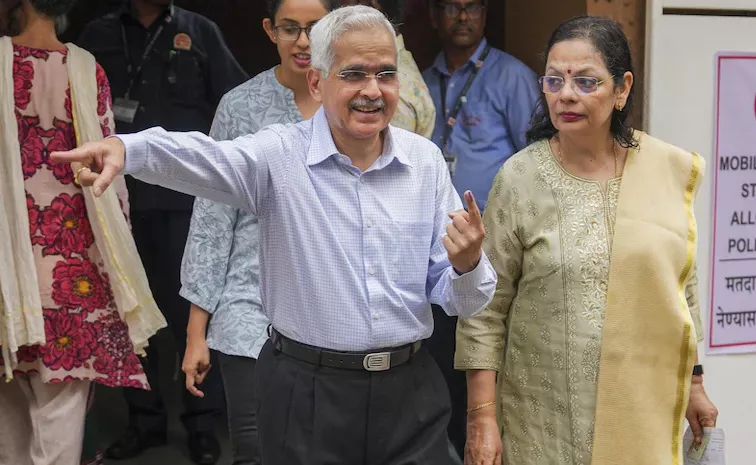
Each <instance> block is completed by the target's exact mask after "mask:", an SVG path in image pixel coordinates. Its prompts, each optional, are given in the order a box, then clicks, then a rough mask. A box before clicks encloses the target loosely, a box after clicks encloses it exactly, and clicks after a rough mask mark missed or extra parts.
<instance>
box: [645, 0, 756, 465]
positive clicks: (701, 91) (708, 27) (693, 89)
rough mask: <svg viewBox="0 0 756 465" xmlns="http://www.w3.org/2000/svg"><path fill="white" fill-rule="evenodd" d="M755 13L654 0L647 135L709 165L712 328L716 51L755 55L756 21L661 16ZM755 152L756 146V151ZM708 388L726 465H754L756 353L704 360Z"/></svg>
mask: <svg viewBox="0 0 756 465" xmlns="http://www.w3.org/2000/svg"><path fill="white" fill-rule="evenodd" d="M663 6H667V7H673V6H674V7H698V8H703V7H708V8H737V7H739V8H756V0H708V1H707V0H649V1H648V7H649V12H648V14H649V23H648V26H649V27H648V28H647V30H648V34H649V37H648V40H647V44H648V45H647V47H648V48H647V59H648V65H649V67H648V72H647V76H648V80H647V83H646V85H647V92H648V108H647V112H646V116H647V123H648V124H647V127H648V130H649V133H650V134H652V135H654V136H656V137H658V138H660V139H663V140H665V141H667V142H670V143H672V144H675V145H678V146H680V147H683V148H685V149H687V150H691V151H695V152H698V153H701V154H702V155H703V156H704V157H705V158H706V160H707V165H708V167H707V175H706V178H705V179H704V182H703V185H702V186H701V192H700V194H699V197H698V203H697V205H696V217H697V220H698V225H699V238H700V245H699V250H698V257H699V262H698V263H699V276H700V277H701V279H700V292H701V296H700V301H701V305H702V309H701V310H702V312H703V315H704V324H705V325H708V321H709V318H708V314H709V313H708V312H709V308H708V306H709V304H708V302H709V301H710V299H709V287H710V279H709V277H710V269H711V267H710V261H711V235H712V234H711V233H712V230H711V229H712V227H711V226H712V222H711V218H712V197H713V196H712V179H713V176H712V173H713V169H714V162H713V160H712V158H713V154H712V152H713V134H714V132H713V127H714V111H713V108H714V54H715V53H716V52H717V51H720V50H722V51H731V52H732V51H749V52H756V18H732V17H731V18H723V17H696V16H669V15H667V16H664V15H662V7H663ZM754 152H756V147H754ZM703 350H704V348H703V347H699V352H700V353H701V358H702V363H703V365H704V370H705V376H704V379H705V383H706V387H707V389H708V391H709V395H710V396H711V397H712V400H713V401H714V403H715V404H716V405H717V407H718V408H719V410H720V417H719V426H721V427H723V428H725V431H726V438H727V439H726V440H727V464H728V465H754V464H756V355H738V356H733V355H728V356H722V355H718V356H709V357H705V356H704V355H703Z"/></svg>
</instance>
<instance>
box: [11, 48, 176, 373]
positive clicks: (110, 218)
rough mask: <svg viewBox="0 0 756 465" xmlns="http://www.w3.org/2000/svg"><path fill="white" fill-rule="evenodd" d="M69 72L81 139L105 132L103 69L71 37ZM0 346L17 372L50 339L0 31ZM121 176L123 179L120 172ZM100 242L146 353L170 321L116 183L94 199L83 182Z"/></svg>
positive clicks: (124, 313) (123, 310) (135, 339)
mask: <svg viewBox="0 0 756 465" xmlns="http://www.w3.org/2000/svg"><path fill="white" fill-rule="evenodd" d="M67 48H68V74H69V83H70V87H71V100H72V112H73V120H74V129H75V131H76V144H77V145H82V144H83V143H85V142H90V141H98V140H101V139H102V129H101V128H100V121H99V117H98V116H97V95H98V88H97V78H96V74H97V69H96V64H95V59H94V57H93V56H92V55H91V54H90V53H89V52H86V51H85V50H83V49H81V48H79V47H77V46H75V45H72V44H67ZM0 89H1V90H2V96H3V98H2V102H1V103H0V316H1V317H2V321H1V322H0V346H2V355H3V359H4V360H5V374H6V376H7V378H8V380H10V379H12V377H13V368H14V367H15V366H16V365H17V359H16V353H17V351H18V348H19V347H21V346H24V345H37V344H45V342H46V340H45V324H44V319H43V317H42V304H41V300H40V295H39V285H38V281H37V270H36V267H35V264H34V255H33V252H32V245H31V241H30V240H29V216H28V211H27V208H26V194H25V191H24V179H23V176H22V169H21V152H20V147H19V144H18V123H17V121H16V116H15V104H14V99H13V97H12V96H13V94H14V90H13V44H12V42H11V39H10V38H9V37H3V38H0ZM116 182H124V181H123V178H122V177H120V178H119V179H118V180H117V181H116ZM82 191H83V194H84V199H85V203H86V207H87V213H88V216H89V222H90V224H91V226H92V232H93V233H94V237H95V243H96V244H97V247H98V248H99V249H100V253H101V255H102V258H103V262H104V265H105V271H106V272H107V273H108V276H109V277H110V284H111V286H112V290H113V296H114V298H115V304H116V308H117V309H118V314H119V315H120V317H121V319H122V320H123V321H124V322H125V323H126V325H127V326H128V328H129V337H130V339H131V342H132V344H133V346H134V351H135V352H136V353H137V354H140V355H143V354H144V349H145V348H146V347H147V345H148V339H149V338H150V337H151V336H153V335H154V334H155V333H156V332H157V331H158V330H159V329H161V328H164V327H165V326H166V322H165V319H164V318H163V315H162V314H161V313H160V310H159V309H158V307H157V304H156V303H155V300H154V299H153V297H152V293H151V292H150V287H149V283H148V281H147V276H146V274H145V272H144V268H143V266H142V262H141V260H140V259H139V254H138V253H137V249H136V245H135V244H134V239H133V237H132V235H131V231H130V229H129V226H128V223H126V219H125V218H124V216H123V213H122V211H121V207H120V205H119V202H118V197H117V195H116V193H115V190H113V189H108V190H106V191H105V192H104V193H103V194H102V196H100V197H99V198H95V197H94V195H93V194H92V188H91V187H84V188H82Z"/></svg>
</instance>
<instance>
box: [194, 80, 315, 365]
mask: <svg viewBox="0 0 756 465" xmlns="http://www.w3.org/2000/svg"><path fill="white" fill-rule="evenodd" d="M299 121H302V114H301V113H300V111H299V108H298V107H297V104H296V103H295V102H294V92H292V91H291V89H288V88H286V87H284V86H283V85H281V83H280V82H278V79H277V78H276V74H275V68H271V69H269V70H267V71H264V72H262V73H260V74H258V75H257V76H255V77H254V78H252V79H250V80H249V81H247V82H245V83H244V84H242V85H240V86H238V87H237V88H235V89H233V90H232V91H231V92H229V93H228V94H226V95H225V96H224V97H223V99H222V100H221V102H220V105H219V106H218V111H217V112H216V113H215V119H214V120H213V126H212V128H211V129H210V137H212V138H213V139H215V140H230V139H235V138H237V137H239V136H244V135H247V134H253V133H255V132H257V131H258V130H259V129H260V128H262V127H265V126H267V125H269V124H276V123H296V122H299ZM259 250H260V240H259V227H258V221H257V217H256V216H255V215H253V214H251V213H249V212H246V211H244V210H239V209H238V208H235V207H231V206H229V205H225V204H222V203H218V202H213V201H212V200H207V199H202V198H197V200H195V202H194V211H193V213H192V223H191V227H190V228H189V237H188V239H187V241H186V249H185V251H184V259H183V262H182V264H181V284H182V287H181V292H180V293H181V295H182V296H183V297H184V298H185V299H186V300H188V301H190V302H191V303H193V304H195V305H198V306H199V307H201V308H202V309H204V310H206V311H207V312H208V313H211V314H212V318H211V319H210V328H209V329H208V333H207V344H208V346H209V347H210V348H211V349H214V350H217V351H219V352H222V353H224V354H227V355H238V356H242V357H252V358H257V356H258V355H259V354H260V349H261V348H262V346H263V344H265V341H267V340H268V333H267V328H268V325H269V324H270V322H269V321H268V318H267V316H265V314H264V313H263V310H262V297H261V296H260V262H259Z"/></svg>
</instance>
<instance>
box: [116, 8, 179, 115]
mask: <svg viewBox="0 0 756 465" xmlns="http://www.w3.org/2000/svg"><path fill="white" fill-rule="evenodd" d="M168 18H169V17H166V19H165V20H164V21H163V24H161V25H160V27H159V28H158V30H157V31H155V34H153V36H152V38H151V39H150V42H149V43H148V44H147V47H145V49H144V53H143V54H142V58H141V59H140V60H139V64H138V65H137V67H136V70H135V69H134V63H133V62H132V61H131V53H130V52H129V41H128V39H127V38H126V28H125V27H124V26H123V23H121V38H122V40H123V53H124V55H126V70H127V71H128V73H129V86H128V87H127V89H126V95H125V98H126V100H129V96H130V95H131V89H132V88H133V87H134V83H135V82H136V80H137V79H138V78H139V75H140V74H141V73H142V66H143V65H144V62H145V60H147V57H148V56H149V54H150V53H151V52H152V49H153V48H155V43H156V42H157V40H158V38H160V35H161V34H162V33H163V29H165V25H166V23H167V22H169V21H170V19H168Z"/></svg>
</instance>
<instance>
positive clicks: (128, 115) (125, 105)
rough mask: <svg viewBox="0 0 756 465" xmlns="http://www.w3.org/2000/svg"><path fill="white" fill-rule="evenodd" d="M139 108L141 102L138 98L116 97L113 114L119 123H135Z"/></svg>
mask: <svg viewBox="0 0 756 465" xmlns="http://www.w3.org/2000/svg"><path fill="white" fill-rule="evenodd" d="M138 109H139V102H137V101H136V100H130V99H128V98H116V99H115V100H114V101H113V116H114V117H115V120H116V121H118V122H119V123H128V124H131V123H133V122H134V119H135V118H136V114H137V110H138Z"/></svg>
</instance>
